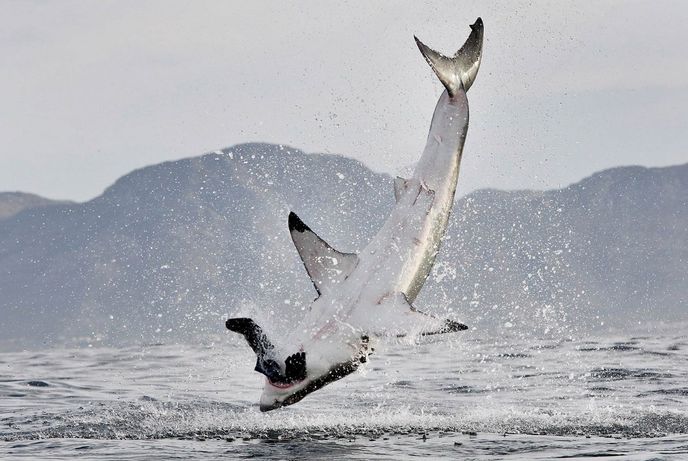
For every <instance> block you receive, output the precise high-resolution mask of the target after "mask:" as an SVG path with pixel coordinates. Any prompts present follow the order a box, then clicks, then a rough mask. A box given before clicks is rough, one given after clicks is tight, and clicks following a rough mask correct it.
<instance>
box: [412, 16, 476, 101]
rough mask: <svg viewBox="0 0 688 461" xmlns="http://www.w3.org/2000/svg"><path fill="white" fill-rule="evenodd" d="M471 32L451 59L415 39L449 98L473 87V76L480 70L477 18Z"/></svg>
mask: <svg viewBox="0 0 688 461" xmlns="http://www.w3.org/2000/svg"><path fill="white" fill-rule="evenodd" d="M471 29H472V32H471V34H470V35H469V36H468V39H466V43H464V44H463V46H462V47H461V49H459V51H457V52H456V54H455V55H454V56H453V57H447V56H444V55H442V54H440V53H438V52H437V51H435V50H433V49H431V48H429V47H428V46H426V45H425V44H423V42H421V41H420V40H418V37H415V36H414V38H415V39H416V44H417V45H418V48H419V49H420V52H421V53H423V56H424V57H425V60H426V61H428V64H430V67H432V70H434V71H435V74H437V77H438V78H439V79H440V81H441V82H442V84H443V85H444V87H445V88H446V89H447V92H448V93H449V96H454V95H455V94H456V93H457V91H459V89H460V88H461V87H462V86H463V88H464V90H465V91H468V89H469V88H470V87H471V85H473V81H474V80H475V76H476V75H477V74H478V69H479V68H480V58H481V56H482V49H483V21H482V19H480V18H478V19H477V20H476V21H475V23H474V24H473V25H471Z"/></svg>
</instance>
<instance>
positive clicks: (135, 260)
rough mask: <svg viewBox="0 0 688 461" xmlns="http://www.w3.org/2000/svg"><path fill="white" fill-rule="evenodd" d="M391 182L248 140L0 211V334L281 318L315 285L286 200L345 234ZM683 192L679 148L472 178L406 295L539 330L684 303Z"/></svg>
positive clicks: (364, 230) (360, 235) (353, 239)
mask: <svg viewBox="0 0 688 461" xmlns="http://www.w3.org/2000/svg"><path fill="white" fill-rule="evenodd" d="M392 191H393V187H392V179H391V178H390V177H389V176H386V175H382V174H377V173H374V172H372V171H370V170H368V169H367V168H366V167H365V166H364V165H362V164H361V163H359V162H357V161H354V160H351V159H347V158H344V157H340V156H334V155H318V154H305V153H303V152H301V151H299V150H296V149H292V148H287V147H283V146H276V145H268V144H245V145H240V146H235V147H232V148H228V149H224V150H223V151H222V152H221V153H212V154H207V155H204V156H201V157H196V158H190V159H184V160H179V161H175V162H166V163H162V164H159V165H154V166H150V167H146V168H143V169H140V170H136V171H134V172H132V173H130V174H128V175H126V176H124V177H122V178H120V179H119V180H118V181H117V182H116V183H115V184H113V185H112V186H111V187H110V188H108V189H107V190H106V191H105V192H104V193H103V194H102V195H101V196H99V197H97V198H95V199H93V200H91V201H89V202H86V203H82V204H75V203H68V204H58V205H51V206H48V207H38V208H32V209H26V210H24V212H22V213H19V214H15V215H14V216H10V217H7V218H5V219H2V220H0V294H1V296H0V314H1V315H0V337H3V338H6V339H12V338H15V339H17V340H18V341H19V342H21V343H25V344H33V345H35V344H52V343H55V342H61V341H63V340H67V339H69V338H71V337H86V338H87V339H88V340H89V341H97V340H102V341H103V342H105V343H113V344H114V343H120V342H128V341H135V342H149V343H150V342H159V341H176V340H193V339H194V338H195V337H197V336H198V335H200V334H204V333H206V332H211V333H221V332H222V329H223V328H224V327H223V319H224V318H225V316H226V315H227V314H228V313H231V312H236V311H237V310H239V309H243V310H247V309H259V310H261V311H263V314H264V315H268V316H269V315H270V313H273V317H274V318H275V321H276V322H277V323H278V324H279V323H280V320H281V321H282V324H283V325H286V323H284V321H285V319H288V318H293V317H297V316H299V315H301V309H303V308H304V306H305V305H306V304H307V303H308V302H309V301H311V300H312V299H313V298H314V296H315V291H314V290H313V288H312V286H311V284H310V282H309V280H308V277H307V275H306V273H305V271H304V270H303V268H302V266H301V262H300V260H299V258H298V255H297V253H296V251H295V250H294V249H293V246H292V244H291V241H290V238H289V233H288V231H287V225H286V219H287V215H288V212H289V210H294V211H296V212H297V213H298V214H299V215H300V216H301V217H302V219H303V220H304V221H305V222H306V223H307V224H308V225H310V226H311V227H312V228H313V229H314V230H316V231H317V232H319V233H320V235H321V236H322V237H323V238H325V239H326V240H328V241H329V242H330V243H331V244H332V245H333V246H335V247H337V248H339V249H341V250H343V251H356V250H360V249H361V248H362V247H363V246H364V245H365V244H366V243H367V241H368V239H369V238H370V237H372V235H374V233H375V232H376V231H377V229H379V227H380V226H381V225H382V223H383V221H384V219H385V218H386V217H387V214H388V213H389V211H390V210H391V208H392V206H393V202H394V198H393V192H392ZM459 191H460V188H459ZM687 200H688V165H682V166H676V167H668V168H651V169H648V168H641V167H623V168H616V169H612V170H607V171H603V172H601V173H597V174H595V175H593V176H591V177H590V178H587V179H585V180H583V181H581V182H579V183H577V184H574V185H571V186H569V187H566V188H564V189H560V190H553V191H545V192H536V191H514V192H503V191H496V190H482V191H477V192H474V193H472V194H469V195H468V196H466V197H463V198H461V199H458V200H457V203H456V205H455V210H454V213H453V215H452V218H451V221H450V227H449V231H448V234H447V239H446V240H445V242H444V244H443V248H442V250H441V252H440V258H439V260H438V264H437V265H436V267H435V269H434V271H433V274H432V276H431V278H430V279H429V280H428V283H427V285H426V287H425V288H424V290H423V292H422V293H421V296H420V298H419V299H418V300H417V304H418V305H419V306H423V308H424V309H426V310H429V311H432V312H437V313H440V312H442V311H445V310H446V311H449V313H450V315H455V316H456V317H457V318H459V319H460V320H462V321H464V322H465V323H468V324H469V325H471V326H476V327H479V328H481V329H486V328H491V329H493V330H494V331H497V330H496V329H497V328H499V329H502V328H512V329H518V330H526V329H527V330H528V331H530V332H533V333H534V334H546V333H547V332H552V331H562V332H569V333H570V332H573V331H575V329H577V328H581V329H585V328H590V327H596V326H597V327H599V326H600V324H601V323H602V322H606V325H615V326H619V327H623V326H624V325H629V324H634V323H637V322H638V321H645V320H648V319H651V320H653V321H655V320H665V321H672V320H673V319H677V318H686V317H688V314H687V312H688V288H687V287H688V283H686V274H687V273H688V203H687ZM252 306H253V307H252ZM255 306H257V307H255Z"/></svg>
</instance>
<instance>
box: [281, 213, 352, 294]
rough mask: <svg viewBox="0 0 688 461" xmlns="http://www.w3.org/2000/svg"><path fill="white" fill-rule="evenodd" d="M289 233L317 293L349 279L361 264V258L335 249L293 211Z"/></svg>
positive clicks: (290, 216) (290, 214)
mask: <svg viewBox="0 0 688 461" xmlns="http://www.w3.org/2000/svg"><path fill="white" fill-rule="evenodd" d="M289 232H290V233H291V239H292V240H293V241H294V245H295V246H296V250H297V251H298V252H299V256H301V260H302V261H303V265H304V266H306V271H307V272H308V275H309V276H310V277H311V280H312V281H313V285H314V286H315V289H316V290H317V292H318V294H323V293H324V292H326V291H327V290H329V289H331V288H332V287H333V286H335V285H337V284H338V283H340V282H341V281H342V280H344V279H345V278H347V277H348V276H349V274H351V271H352V270H353V269H354V267H356V265H357V264H358V256H356V255H355V254H352V253H342V252H339V251H337V250H335V249H334V248H332V247H331V246H330V245H329V244H328V243H327V242H326V241H324V240H323V239H321V238H320V237H318V235H317V234H316V233H315V232H313V231H312V230H311V228H310V227H308V226H307V225H305V224H304V223H303V221H301V219H300V218H299V217H298V216H296V213H294V212H292V213H289Z"/></svg>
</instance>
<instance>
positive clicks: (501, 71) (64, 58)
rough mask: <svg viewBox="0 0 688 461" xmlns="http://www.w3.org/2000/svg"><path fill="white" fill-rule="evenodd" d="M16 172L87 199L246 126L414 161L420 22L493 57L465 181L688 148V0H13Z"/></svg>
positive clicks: (420, 124) (8, 63)
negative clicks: (474, 38)
mask: <svg viewBox="0 0 688 461" xmlns="http://www.w3.org/2000/svg"><path fill="white" fill-rule="evenodd" d="M0 11H1V12H2V14H0V56H2V59H0V103H1V104H2V110H1V111H0V139H2V141H3V143H2V144H3V146H2V150H1V151H0V190H4V191H8V190H22V191H27V192H35V193H38V194H41V195H45V196H47V197H51V198H66V199H74V200H87V199H90V198H93V197H94V196H96V195H98V194H100V193H101V192H102V190H103V189H104V188H105V187H107V186H108V185H110V184H111V183H112V182H114V181H115V179H117V178H118V177H119V176H121V175H123V174H126V173H128V172H129V171H131V170H132V169H134V168H138V167H141V166H145V165H149V164H153V163H158V162H161V161H164V160H171V159H178V158H182V157H189V156H195V155H200V154H202V153H204V152H208V151H212V150H215V149H218V148H222V147H226V146H229V145H232V144H236V143H241V142H248V141H265V142H274V143H282V144H289V145H292V146H294V147H298V148H301V149H303V150H305V151H309V152H329V153H338V154H343V155H347V156H351V157H354V158H357V159H359V160H361V161H363V162H364V163H366V164H367V165H369V166H370V167H372V168H374V169H375V170H378V171H384V172H388V173H390V174H398V173H400V172H403V171H404V168H405V167H407V166H408V165H410V164H412V163H413V162H414V161H415V160H416V159H417V158H418V157H419V155H420V152H421V150H422V148H423V146H424V143H425V137H426V135H427V129H428V126H429V122H430V117H431V115H432V110H433V108H434V105H435V102H436V100H437V96H438V95H439V94H440V91H441V88H442V87H441V85H440V83H439V82H438V81H437V80H436V79H435V77H434V76H433V74H432V72H431V70H430V69H429V67H428V66H427V64H426V63H425V62H424V61H423V59H422V57H421V55H420V54H419V52H418V50H417V49H416V46H415V44H414V42H413V34H417V35H418V36H419V37H420V38H421V39H422V40H423V41H424V42H425V43H427V44H428V45H430V46H431V47H433V48H435V49H438V50H440V51H443V52H445V53H453V52H454V51H455V50H456V48H458V47H459V46H460V45H461V44H462V43H463V41H464V39H465V38H466V37H467V35H468V33H469V32H470V29H469V28H468V25H469V24H471V23H472V22H473V21H474V20H475V18H476V17H477V16H482V18H483V20H484V22H485V37H486V43H485V48H484V59H483V64H482V67H481V70H480V73H479V74H478V78H477V80H476V84H475V85H474V86H473V87H472V88H471V91H470V92H469V100H470V103H471V125H470V128H469V135H468V136H469V139H468V142H467V144H466V147H465V150H464V154H465V156H464V164H463V170H462V173H461V178H460V185H459V193H466V192H468V191H470V190H472V189H475V188H478V187H495V188H504V189H513V188H549V187H557V186H563V185H566V184H568V183H571V182H574V181H577V180H579V179H581V178H582V177H584V176H587V175H589V174H591V173H593V172H595V171H597V170H600V169H603V168H607V167H611V166H616V165H627V164H641V165H648V166H658V165H670V164H678V163H685V162H688V142H686V134H687V133H688V51H687V48H686V46H687V45H686V44H687V43H688V27H686V24H688V3H687V2H682V1H676V2H670V1H661V2H658V1H651V2H649V1H648V2H632V1H625V2H599V1H595V2H585V3H583V2H570V3H567V2H537V1H528V2H523V3H518V2H508V3H507V2H504V3H500V4H497V3H492V2H485V1H461V2H457V1H451V2H418V1H412V2H405V3H402V2H344V1H337V2H323V1H311V2H293V3H284V2H259V1H250V2H226V1H222V2H210V1H204V2H176V1H160V2H158V1H147V2H143V1H138V0H136V1H128V2H127V1H117V2H114V1H113V2H110V1H103V0H101V1H98V2H91V1H59V2H42V1H35V2H34V1H8V0H0Z"/></svg>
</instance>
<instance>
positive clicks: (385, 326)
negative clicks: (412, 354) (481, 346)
mask: <svg viewBox="0 0 688 461" xmlns="http://www.w3.org/2000/svg"><path fill="white" fill-rule="evenodd" d="M378 301H379V302H378V303H376V304H375V305H373V306H372V307H371V309H370V311H369V312H368V314H369V316H370V318H369V319H368V324H369V328H370V331H369V333H370V334H374V335H376V336H386V337H396V338H403V337H405V336H409V335H410V336H430V335H439V334H443V333H453V332H456V331H461V330H466V329H467V328H468V327H467V326H466V325H464V324H463V323H459V322H455V321H454V320H449V319H440V318H437V317H435V316H432V315H430V314H426V313H424V312H421V311H419V310H418V309H416V308H415V307H414V306H413V305H412V304H411V303H410V302H409V301H408V299H407V298H406V295H405V294H404V293H401V292H399V293H394V294H390V295H389V296H387V297H385V298H383V299H381V300H378Z"/></svg>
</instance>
